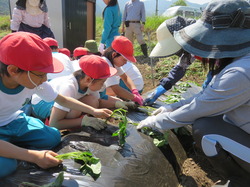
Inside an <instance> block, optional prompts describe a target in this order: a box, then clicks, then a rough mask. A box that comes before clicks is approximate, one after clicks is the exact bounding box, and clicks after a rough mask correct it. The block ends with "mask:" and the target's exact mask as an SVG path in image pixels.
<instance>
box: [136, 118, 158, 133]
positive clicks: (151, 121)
mask: <svg viewBox="0 0 250 187" xmlns="http://www.w3.org/2000/svg"><path fill="white" fill-rule="evenodd" d="M155 121H156V116H149V117H147V118H146V119H144V120H142V121H141V122H140V123H139V125H138V126H137V127H136V128H137V129H138V130H139V129H142V128H143V127H149V128H152V129H156V128H155V124H154V123H155Z"/></svg>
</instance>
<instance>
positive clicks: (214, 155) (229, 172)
mask: <svg viewBox="0 0 250 187" xmlns="http://www.w3.org/2000/svg"><path fill="white" fill-rule="evenodd" d="M193 136H194V139H195V142H196V145H197V147H199V148H200V149H202V150H203V152H204V153H205V154H206V156H207V157H208V159H209V161H210V162H211V164H212V165H213V166H214V168H215V169H216V171H218V172H219V173H220V174H221V175H223V176H224V177H226V178H227V179H229V180H230V184H229V186H231V187H248V186H250V179H249V175H250V162H249V159H248V158H249V155H248V152H249V150H250V135H249V134H248V133H246V132H245V131H243V130H242V129H240V128H239V127H236V126H234V125H232V124H230V123H227V122H225V121H224V120H223V117H222V116H216V117H206V118H200V119H198V120H196V121H195V123H194V125H193Z"/></svg>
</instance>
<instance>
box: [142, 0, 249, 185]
mask: <svg viewBox="0 0 250 187" xmlns="http://www.w3.org/2000/svg"><path fill="white" fill-rule="evenodd" d="M249 10H250V4H249V2H247V1H244V0H213V1H211V2H210V3H209V4H208V5H207V7H206V8H205V10H204V12H203V15H202V17H201V19H200V20H198V21H197V22H196V23H194V24H192V25H189V26H187V27H185V28H184V29H182V30H180V31H177V32H175V34H174V37H175V39H176V41H177V42H178V43H179V44H180V45H181V46H182V48H183V49H184V50H185V51H187V52H189V53H191V54H194V55H197V56H200V57H203V62H204V63H208V64H209V66H210V67H212V68H211V70H212V74H213V79H212V80H211V82H210V84H209V85H208V86H207V88H206V89H204V90H203V91H202V92H201V93H200V94H199V95H197V96H194V97H193V98H190V99H187V100H183V101H180V102H178V103H174V104H172V105H170V106H171V107H172V109H174V111H172V112H164V113H159V114H158V115H156V116H152V117H148V118H147V119H146V120H143V121H141V122H140V124H139V126H138V129H141V128H143V127H151V128H156V129H159V130H163V131H165V130H167V129H171V128H177V127H181V126H184V125H188V124H194V125H193V134H194V139H195V142H196V145H197V146H198V147H199V148H200V149H202V151H203V152H204V153H205V155H206V156H207V158H208V159H209V161H210V162H211V164H212V165H213V166H214V168H215V169H216V170H217V171H218V172H219V173H220V174H221V175H222V176H224V177H225V178H226V179H228V180H230V182H229V183H228V184H227V186H230V187H239V186H240V187H247V186H249V184H250V179H249V174H250V159H249V154H250V135H249V133H250V116H249V111H250V74H249V71H250V44H249V43H250V38H249V37H246V36H249V34H250V25H249V24H248V17H247V15H248V11H249ZM228 18H230V19H228ZM221 23H223V24H225V25H223V27H222V25H221ZM239 46H241V47H239ZM239 83H240V84H239Z"/></svg>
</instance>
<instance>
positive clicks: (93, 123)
mask: <svg viewBox="0 0 250 187" xmlns="http://www.w3.org/2000/svg"><path fill="white" fill-rule="evenodd" d="M81 125H82V126H89V127H93V128H94V129H96V130H101V129H104V128H105V127H106V125H107V124H106V123H105V122H104V121H102V120H100V119H98V118H95V117H90V116H87V115H84V117H83V118H82V123H81Z"/></svg>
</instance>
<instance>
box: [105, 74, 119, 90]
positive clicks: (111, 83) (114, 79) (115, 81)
mask: <svg viewBox="0 0 250 187" xmlns="http://www.w3.org/2000/svg"><path fill="white" fill-rule="evenodd" d="M118 84H119V80H118V79H117V77H116V76H112V77H109V78H108V79H107V80H106V81H105V86H106V88H108V87H110V86H114V85H118Z"/></svg>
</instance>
